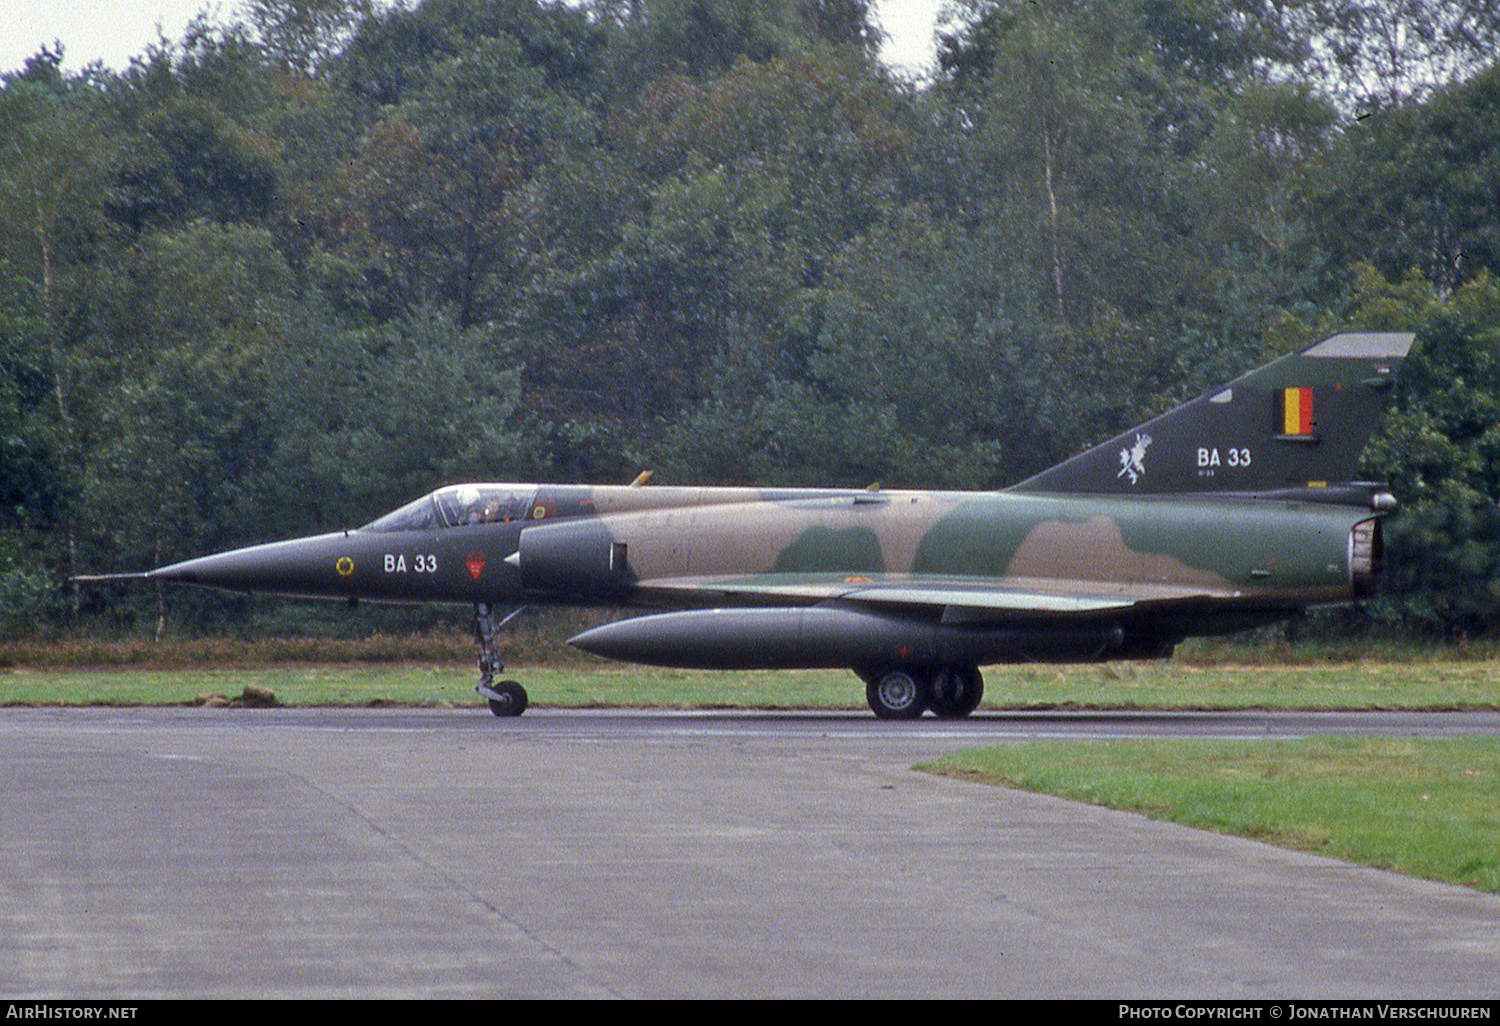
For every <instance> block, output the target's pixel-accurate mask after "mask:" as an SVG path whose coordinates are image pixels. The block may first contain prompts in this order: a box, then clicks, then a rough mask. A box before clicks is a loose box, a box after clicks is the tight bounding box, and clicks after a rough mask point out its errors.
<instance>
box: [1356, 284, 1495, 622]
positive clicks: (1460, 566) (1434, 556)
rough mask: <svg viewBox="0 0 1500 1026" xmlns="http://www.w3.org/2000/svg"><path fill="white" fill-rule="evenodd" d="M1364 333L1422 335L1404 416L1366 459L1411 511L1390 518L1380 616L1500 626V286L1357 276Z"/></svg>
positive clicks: (1406, 381) (1403, 397)
mask: <svg viewBox="0 0 1500 1026" xmlns="http://www.w3.org/2000/svg"><path fill="white" fill-rule="evenodd" d="M1353 321H1354V323H1355V325H1357V326H1359V327H1368V328H1380V329H1392V328H1395V329H1407V330H1410V329H1412V328H1415V329H1416V332H1417V339H1416V343H1415V346H1414V348H1413V352H1412V355H1411V356H1410V357H1409V358H1408V359H1407V361H1406V364H1405V365H1404V366H1403V368H1402V374H1401V380H1400V382H1399V384H1398V386H1397V394H1396V403H1395V410H1394V411H1393V413H1392V414H1391V416H1390V417H1389V418H1388V420H1387V423H1386V425H1385V427H1384V429H1383V430H1382V432H1381V433H1380V434H1379V435H1377V436H1376V438H1375V440H1374V442H1373V443H1372V445H1371V447H1370V450H1369V452H1368V453H1367V454H1366V459H1365V463H1366V466H1367V468H1368V472H1369V474H1370V475H1371V476H1372V478H1373V479H1376V480H1390V482H1391V484H1392V487H1393V491H1394V493H1395V495H1396V496H1397V499H1398V500H1399V502H1400V503H1401V505H1400V507H1399V508H1398V513H1397V515H1396V516H1395V517H1394V518H1392V519H1391V520H1389V521H1388V522H1387V528H1388V530H1387V535H1386V538H1387V543H1386V550H1387V553H1388V562H1389V565H1390V569H1389V573H1388V575H1387V584H1386V589H1387V595H1386V597H1385V598H1384V599H1383V602H1382V608H1381V609H1380V611H1379V615H1383V616H1386V617H1392V618H1395V619H1398V620H1399V621H1401V622H1404V623H1405V624H1406V625H1407V626H1409V627H1411V628H1414V629H1417V630H1420V631H1425V632H1434V633H1441V634H1444V635H1449V636H1452V635H1474V634H1479V633H1483V632H1486V631H1492V630H1494V629H1495V628H1496V627H1497V626H1500V385H1497V383H1500V327H1497V325H1500V281H1497V280H1496V279H1495V278H1493V277H1491V276H1490V275H1489V274H1487V273H1480V274H1479V275H1478V276H1476V277H1475V278H1474V280H1472V281H1470V282H1468V283H1467V284H1465V285H1463V286H1462V287H1460V288H1459V289H1458V290H1457V291H1455V292H1454V293H1452V294H1451V295H1443V294H1441V292H1440V291H1438V290H1436V289H1434V288H1433V287H1432V286H1431V285H1430V284H1429V283H1427V282H1426V281H1424V280H1423V279H1421V278H1420V277H1419V276H1416V275H1412V276H1410V277H1408V278H1406V279H1405V280H1404V281H1402V282H1400V283H1399V284H1395V285H1392V284H1389V283H1387V281H1386V280H1385V279H1384V278H1382V277H1381V276H1380V275H1379V273H1378V272H1377V271H1376V270H1375V269H1374V268H1373V267H1371V266H1369V265H1365V266H1364V267H1363V268H1361V269H1359V271H1358V272H1357V274H1356V280H1355V289H1354V293H1353Z"/></svg>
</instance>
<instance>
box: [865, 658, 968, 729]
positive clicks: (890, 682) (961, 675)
mask: <svg viewBox="0 0 1500 1026" xmlns="http://www.w3.org/2000/svg"><path fill="white" fill-rule="evenodd" d="M856 672H858V673H859V675H860V677H861V678H862V679H863V680H864V682H865V698H866V700H867V701H868V702H869V703H870V708H871V709H872V710H874V712H875V715H876V716H878V717H879V718H880V719H882V720H914V719H916V718H918V717H919V716H921V715H922V713H923V712H925V711H926V710H928V709H931V710H932V712H933V715H935V716H938V717H941V718H943V719H954V720H956V719H962V718H963V717H965V716H967V715H969V713H971V712H973V711H974V710H975V709H977V708H979V702H980V699H982V698H983V697H984V677H983V676H982V675H981V674H980V672H979V667H977V666H969V665H967V664H953V665H942V666H903V667H897V668H886V669H880V670H873V671H856Z"/></svg>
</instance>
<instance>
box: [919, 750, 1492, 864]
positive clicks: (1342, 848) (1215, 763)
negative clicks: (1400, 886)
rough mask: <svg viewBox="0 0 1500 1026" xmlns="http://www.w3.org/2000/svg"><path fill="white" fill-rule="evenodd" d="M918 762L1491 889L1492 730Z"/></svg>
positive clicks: (1008, 753) (974, 755)
mask: <svg viewBox="0 0 1500 1026" xmlns="http://www.w3.org/2000/svg"><path fill="white" fill-rule="evenodd" d="M919 768H920V769H923V770H926V771H928V772H933V773H940V774H945V775H950V776H956V777H961V778H964V779H968V780H976V781H982V782H985V783H992V784H1001V785H1006V786H1010V787H1017V788H1022V789H1024V790H1028V791H1038V792H1042V793H1045V794H1053V795H1058V796H1060V797H1063V798H1072V799H1075V800H1078V801H1084V802H1089V803H1091V804H1094V805H1103V806H1107V807H1109V808H1113V809H1128V810H1131V811H1135V812H1141V813H1145V814H1146V815H1148V816H1152V817H1154V818H1157V819H1166V820H1171V821H1173V822H1176V823H1182V824H1184V825H1186V826H1191V827H1198V828H1200V829H1205V830H1215V831H1219V832H1221V833H1228V834H1236V835H1239V836H1242V837H1251V838H1255V839H1257V840H1261V841H1266V842H1269V843H1271V844H1276V845H1280V846H1282V847H1287V848H1294V849H1297V850H1300V851H1309V852H1315V853H1317V854H1320V855H1328V856H1331V857H1333V858H1337V859H1342V860H1344V861H1346V862H1354V863H1358V864H1361V865H1366V866H1375V867H1378V868H1381V869H1392V870H1395V871H1397V872H1401V873H1406V874H1408V875H1412V876H1420V877H1425V878H1427V879H1431V880H1441V881H1444V882H1447V883H1456V884H1464V885H1468V886H1471V887H1475V888H1478V889H1480V890H1485V891H1491V892H1496V893H1500V738H1481V739H1465V740H1442V741H1421V740H1411V739H1405V738H1403V739H1391V738H1311V739H1306V740H1298V741H1108V742H1088V743H1082V744H1080V743H1076V742H1073V743H1053V742H1038V743H1030V744H1023V745H1007V746H1001V747H997V748H986V749H978V750H972V751H965V752H960V753H957V754H955V755H953V756H950V757H948V758H945V759H942V760H939V761H937V762H933V763H924V764H923V765H921V766H920V767H919Z"/></svg>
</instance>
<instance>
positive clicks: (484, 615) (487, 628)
mask: <svg viewBox="0 0 1500 1026" xmlns="http://www.w3.org/2000/svg"><path fill="white" fill-rule="evenodd" d="M524 608H526V607H525V606H519V607H517V608H516V609H513V610H511V612H510V613H509V614H508V615H507V616H506V617H505V618H504V619H503V620H501V621H500V622H499V623H496V622H495V611H494V609H493V608H492V607H491V606H490V604H489V603H488V602H481V603H479V604H478V605H476V606H475V607H474V639H475V640H476V641H478V642H479V684H478V685H477V686H476V687H475V688H474V691H475V692H476V693H477V694H478V695H479V697H480V698H483V699H487V700H488V701H489V704H490V712H492V713H494V714H495V715H496V716H519V715H521V714H522V713H523V712H525V711H526V689H525V688H523V687H521V685H520V684H517V683H516V682H515V681H513V680H502V681H501V682H500V683H499V684H496V683H495V674H497V673H499V672H500V671H501V670H503V669H505V662H504V660H502V659H501V658H500V653H499V652H498V651H496V649H495V635H496V634H498V633H499V632H500V628H502V627H504V626H505V625H506V624H508V623H510V622H511V621H512V620H514V619H515V618H516V617H517V616H519V615H520V614H521V610H522V609H524Z"/></svg>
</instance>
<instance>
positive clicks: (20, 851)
mask: <svg viewBox="0 0 1500 1026" xmlns="http://www.w3.org/2000/svg"><path fill="white" fill-rule="evenodd" d="M1497 732H1500V717H1497V716H1495V715H1493V714H1457V715H1444V714H1324V715H1299V714H1267V713H1243V714H1196V715H1193V714H1188V715H1092V714H1028V715H1001V716H981V717H976V718H974V719H972V720H969V721H965V722H962V723H944V722H938V721H933V720H927V721H923V722H919V723H914V724H891V723H879V722H876V721H875V720H874V719H873V718H871V717H869V716H868V715H814V714H772V713H763V714H729V713H712V714H662V713H602V712H562V711H558V712H554V711H548V710H537V711H533V712H531V713H528V714H527V715H526V716H525V717H524V718H522V719H521V720H518V721H498V720H494V719H493V718H491V717H489V716H488V715H485V714H483V713H480V712H476V711H474V710H449V711H413V710H343V711H335V710H302V711H289V710H196V709H159V710H145V709H126V710H107V709H67V710H58V709H4V710H0V787H3V791H0V795H3V797H0V851H3V858H0V881H3V885H4V891H3V902H0V994H4V995H6V996H7V997H12V998H18V997H66V998H78V997H100V998H107V997H118V998H149V997H192V996H229V997H233V996H247V997H250V996H277V997H281V996H293V997H323V996H352V997H387V996H419V997H427V996H444V997H446V996H452V997H502V996H522V997H638V996H639V997H673V996H702V997H719V996H746V997H796V996H831V997H843V996H871V997H877V996H948V997H1045V996H1071V997H1109V998H1126V997H1170V998H1192V997H1203V998H1230V999H1233V998H1251V999H1263V998H1292V997H1309V998H1340V997H1345V998H1356V997H1357V998H1399V997H1438V998H1458V997H1477V998H1491V999H1493V998H1494V997H1495V996H1496V995H1497V992H1500V985H1497V983H1496V980H1500V898H1496V897H1494V896H1488V895H1482V894H1477V893H1474V892H1472V891H1469V890H1466V889H1463V888H1459V887H1449V886H1444V885H1439V884H1433V883H1427V882H1423V881H1418V880H1412V879H1408V878H1405V877H1402V876H1398V875H1395V874H1392V873H1385V872H1380V871H1377V870H1370V869H1363V868H1358V867H1353V866H1349V865H1345V864H1342V863H1338V862H1334V861H1331V860H1328V859H1323V858H1317V857H1314V856H1309V855H1305V854H1299V853H1295V852H1287V851H1282V850H1279V849H1276V848H1272V847H1268V846H1266V845H1262V844H1258V843H1255V842H1252V841H1246V840H1240V839H1236V838H1229V837H1221V836H1217V835H1213V834H1207V833H1202V832H1198V831H1194V830H1189V829H1185V828H1182V827H1178V826H1174V825H1171V824H1165V823H1158V822H1153V821H1151V820H1148V819H1145V818H1142V817H1139V816H1134V815H1129V814H1124V813H1117V812H1110V811H1107V810H1102V809H1095V808H1091V807H1088V806H1084V805H1079V804H1075V803H1070V802H1065V801H1060V800H1056V799H1052V798H1046V797H1041V796H1036V795H1030V794H1023V793H1019V792H1012V791H1006V790H1001V789H995V788H989V787H983V786H979V785H973V784H968V783H963V782H960V781H954V780H946V779H940V778H935V777H931V776H928V775H924V774H920V773H915V772H913V771H912V770H911V769H910V767H911V765H912V764H913V763H914V762H917V761H919V760H921V759H925V758H931V757H935V756H939V755H942V754H945V753H947V752H949V751H953V750H955V749H958V748H962V747H967V746H971V745H975V744H988V743H994V742H997V741H1004V740H1011V739H1019V738H1027V737H1044V736H1045V737H1053V736H1057V737H1078V738H1088V737H1099V736H1210V737H1287V736H1299V735H1302V734H1311V733H1378V734H1394V735H1410V736H1447V735H1455V734H1476V733H1487V734H1493V733H1497Z"/></svg>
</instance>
